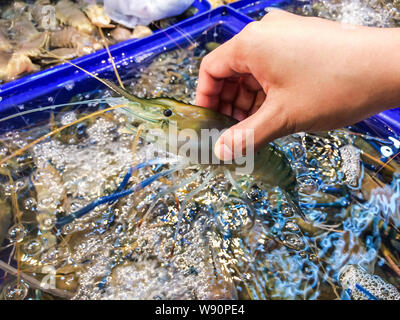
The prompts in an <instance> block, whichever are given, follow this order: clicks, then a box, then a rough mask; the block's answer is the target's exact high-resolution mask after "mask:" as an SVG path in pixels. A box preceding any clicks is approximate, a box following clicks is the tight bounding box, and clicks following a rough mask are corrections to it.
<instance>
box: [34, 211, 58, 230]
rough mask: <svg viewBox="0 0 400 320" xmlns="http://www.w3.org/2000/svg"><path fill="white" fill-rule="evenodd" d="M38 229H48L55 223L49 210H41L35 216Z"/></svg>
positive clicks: (54, 218)
mask: <svg viewBox="0 0 400 320" xmlns="http://www.w3.org/2000/svg"><path fill="white" fill-rule="evenodd" d="M36 219H37V222H38V224H39V229H40V230H44V231H47V230H50V229H52V228H53V227H54V226H55V225H56V222H57V220H56V217H55V216H54V215H53V214H51V213H49V212H41V213H39V214H38V215H37V217H36Z"/></svg>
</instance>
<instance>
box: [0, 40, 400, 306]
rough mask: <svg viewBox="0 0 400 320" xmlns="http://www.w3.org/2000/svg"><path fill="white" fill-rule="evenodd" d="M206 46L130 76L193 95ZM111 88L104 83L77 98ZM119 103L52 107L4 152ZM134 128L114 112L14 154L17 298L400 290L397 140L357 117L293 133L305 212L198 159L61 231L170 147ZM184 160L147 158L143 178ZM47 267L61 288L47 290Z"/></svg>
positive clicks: (8, 287) (368, 294) (11, 188)
mask: <svg viewBox="0 0 400 320" xmlns="http://www.w3.org/2000/svg"><path fill="white" fill-rule="evenodd" d="M205 54H206V50H205V49H204V48H203V46H202V45H199V46H197V45H196V42H193V44H192V45H191V46H190V47H188V48H186V49H181V50H177V51H173V52H166V53H163V54H162V55H159V56H158V57H156V58H155V59H154V61H153V63H151V64H150V65H148V66H147V67H146V66H143V67H142V68H140V69H139V70H137V69H135V70H132V72H131V74H132V76H131V77H130V79H129V80H127V81H125V86H126V87H127V88H129V90H131V91H132V92H134V93H136V94H138V95H140V96H142V97H155V96H162V95H170V96H173V97H174V98H178V99H181V100H184V101H186V102H193V99H194V88H195V86H196V81H197V74H198V68H199V65H200V61H201V57H203V56H204V55H205ZM128 73H129V72H128ZM108 96H110V92H109V91H107V90H106V91H97V92H94V93H93V92H91V93H88V94H85V93H84V94H81V95H79V96H77V97H75V98H74V101H85V100H87V99H89V98H90V99H92V98H98V97H108ZM106 107H107V105H106V104H105V103H96V102H93V103H90V104H89V105H85V104H84V103H83V104H82V105H79V106H78V107H77V106H71V107H69V108H64V109H63V110H62V111H60V112H57V113H56V112H53V110H50V111H49V110H48V111H46V112H44V111H43V112H42V113H43V115H44V116H43V117H41V118H40V119H41V120H42V121H41V122H40V124H38V125H36V126H28V127H26V128H24V129H20V130H15V131H13V132H10V133H6V134H4V135H2V136H1V137H0V142H1V148H0V154H1V158H3V157H5V156H7V155H9V154H10V153H11V152H12V151H14V150H16V149H19V148H21V147H23V146H25V145H27V143H29V142H31V141H33V140H35V139H36V138H38V137H41V136H43V135H44V134H46V133H48V132H49V131H50V130H54V129H56V128H60V127H61V126H63V125H67V124H68V123H71V122H73V121H75V120H76V119H79V118H82V117H83V116H84V115H87V114H89V113H91V112H94V111H95V110H101V109H104V108H106ZM125 125H126V119H125V116H124V114H121V113H120V112H118V111H110V112H107V113H104V114H102V115H98V116H96V117H93V118H91V119H87V120H85V121H83V122H81V123H80V124H77V125H73V126H71V127H69V128H67V129H65V130H63V131H61V133H58V134H56V135H55V136H53V137H52V138H49V139H46V140H44V141H42V142H40V143H38V144H37V145H36V146H35V147H33V148H30V149H28V151H27V152H25V153H23V154H22V155H20V156H18V157H16V158H14V159H12V160H10V161H8V162H7V165H2V167H1V168H0V179H1V182H2V183H1V188H0V205H1V211H0V213H1V216H0V219H1V221H4V223H2V225H3V226H4V225H8V227H9V228H5V230H4V231H2V230H0V232H3V233H2V234H4V236H5V238H6V239H5V241H4V242H3V247H2V249H1V251H0V257H1V260H2V261H5V262H9V264H10V265H11V266H12V267H14V268H15V269H19V270H20V274H19V277H16V276H14V275H12V273H10V272H9V273H8V274H7V275H6V276H5V277H4V279H3V281H2V287H1V297H2V298H3V299H53V298H57V297H62V298H72V299H237V298H238V299H350V298H353V299H360V298H361V299H372V298H379V299H385V298H391V299H394V298H397V299H398V298H399V293H398V291H397V289H398V288H399V287H400V270H399V267H398V266H399V261H400V235H399V227H400V212H399V208H400V207H399V204H400V203H399V202H400V179H399V175H398V174H399V166H398V164H397V162H395V160H393V161H391V162H390V165H388V166H385V167H382V163H383V162H387V161H388V160H390V159H391V157H392V156H393V155H394V154H396V153H397V152H398V151H399V148H400V142H399V141H398V140H396V139H395V137H390V139H388V138H387V137H383V138H375V137H371V136H368V135H363V133H361V131H359V128H356V127H354V128H349V129H343V130H336V131H332V132H325V133H309V134H304V133H300V134H296V135H292V136H289V137H285V138H282V139H278V140H277V141H276V142H275V143H276V144H277V146H279V147H280V148H281V150H282V151H283V152H284V153H285V155H286V156H287V158H288V159H289V161H290V165H291V166H292V169H293V174H294V175H295V176H296V180H297V184H298V198H299V199H298V200H299V203H300V207H301V211H302V212H299V211H298V210H296V209H295V207H294V206H293V204H292V203H291V202H290V201H288V199H287V198H286V195H285V194H284V193H283V192H282V190H280V189H279V188H277V187H273V186H265V185H261V184H259V181H257V180H255V179H254V178H253V177H252V176H241V177H234V181H235V182H233V181H232V179H230V178H229V176H226V175H224V174H220V173H217V172H215V174H214V173H213V170H212V169H210V168H208V167H200V168H196V167H194V168H186V169H180V170H179V171H177V172H176V173H175V174H173V175H169V176H167V177H166V178H164V179H160V180H158V181H156V182H154V183H153V184H151V186H150V187H147V188H145V189H143V190H141V191H139V192H136V193H134V194H131V195H127V196H125V197H122V198H120V199H119V200H117V201H114V202H108V203H106V204H103V205H100V206H97V207H96V208H94V209H93V210H91V211H90V212H88V213H87V214H86V215H84V216H83V217H82V218H79V219H75V220H74V221H73V222H72V223H69V224H66V225H65V226H63V227H61V228H57V227H56V226H55V224H56V222H57V221H60V220H57V219H60V218H62V217H66V216H69V215H70V214H71V212H77V211H78V210H79V209H81V208H82V207H84V206H86V205H88V204H89V203H91V202H93V201H95V200H96V199H99V198H101V197H103V196H105V195H110V194H113V193H114V192H115V191H116V190H117V189H118V187H119V186H120V184H121V183H122V182H123V180H124V177H125V176H126V174H127V172H128V171H129V168H131V167H132V166H134V165H136V164H138V163H141V162H142V161H144V160H146V156H147V154H148V151H153V150H154V146H153V145H152V143H149V142H146V141H144V140H143V139H139V140H138V141H137V142H138V143H137V144H136V140H135V133H126V132H125ZM171 157H172V158H171V159H175V158H174V157H173V156H171ZM268 166H269V164H268V163H266V164H265V170H266V174H270V172H269V170H268ZM172 167H173V164H164V165H162V166H158V165H153V166H151V167H148V168H145V169H141V170H139V171H137V172H136V173H134V174H133V175H132V177H131V178H130V180H129V183H128V185H127V187H130V186H132V185H134V184H135V183H138V182H140V181H143V180H144V179H146V178H148V177H150V176H151V175H153V174H155V173H158V172H162V171H163V170H168V169H169V168H172ZM210 173H212V174H211V175H210ZM190 193H195V194H193V195H191V196H190V198H187V196H188V194H190ZM185 199H187V200H188V202H187V205H186V206H185V208H184V210H183V211H180V210H181V209H182V205H183V204H184V203H185ZM305 219H306V220H307V221H305ZM178 224H179V228H178ZM2 234H0V235H2ZM27 276H28V277H27ZM29 277H30V278H29ZM32 278H33V279H34V280H38V281H39V282H40V281H42V282H43V283H45V284H47V285H48V287H49V288H50V289H51V288H53V287H54V286H55V288H56V289H57V290H56V291H54V290H53V291H51V290H50V291H49V290H41V291H35V290H34V289H35V284H36V283H35V282H34V281H32ZM360 288H361V289H360ZM396 288H397V289H396ZM363 290H364V291H363ZM66 294H67V295H66Z"/></svg>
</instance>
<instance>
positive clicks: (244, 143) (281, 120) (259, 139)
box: [214, 101, 292, 161]
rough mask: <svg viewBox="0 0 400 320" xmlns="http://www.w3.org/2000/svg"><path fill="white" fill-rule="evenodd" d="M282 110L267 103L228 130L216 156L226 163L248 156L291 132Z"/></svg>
mask: <svg viewBox="0 0 400 320" xmlns="http://www.w3.org/2000/svg"><path fill="white" fill-rule="evenodd" d="M288 123H289V122H288V119H287V117H286V116H285V114H284V113H283V112H282V108H280V107H278V106H276V105H273V104H272V103H271V102H269V101H266V102H264V104H263V105H262V106H261V107H260V109H259V110H258V111H257V112H255V113H254V114H252V115H250V116H248V117H247V118H245V119H244V120H242V121H241V122H239V123H238V124H236V125H234V126H232V127H231V128H229V129H228V130H226V131H225V132H224V133H223V134H222V136H221V137H220V138H219V139H218V141H217V143H216V145H215V149H214V152H215V155H216V156H217V157H218V158H219V159H221V160H224V161H228V160H232V159H233V158H236V157H239V156H244V155H247V150H257V149H259V148H260V147H262V146H264V145H265V144H266V143H268V142H270V141H272V140H274V139H276V138H277V137H280V136H284V135H287V134H289V133H292V132H291V129H290V126H289V125H288Z"/></svg>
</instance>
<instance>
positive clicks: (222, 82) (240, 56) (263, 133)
mask: <svg viewBox="0 0 400 320" xmlns="http://www.w3.org/2000/svg"><path fill="white" fill-rule="evenodd" d="M399 49H400V30H399V29H380V28H370V27H360V26H350V25H344V24H341V23H338V22H333V21H328V20H324V19H320V18H309V17H300V16H296V15H294V14H290V13H287V12H284V11H281V10H274V11H272V12H270V13H268V14H267V15H266V16H265V17H264V18H263V19H262V20H261V21H259V22H252V23H250V24H249V25H247V26H246V27H245V28H244V29H243V31H242V32H240V33H239V34H238V35H236V36H235V37H233V38H232V39H231V40H229V41H228V42H226V43H224V44H223V45H221V46H220V47H218V48H217V49H215V50H214V51H212V52H211V53H210V54H208V55H207V56H206V57H205V58H204V59H203V61H202V63H201V67H200V74H199V83H198V87H197V95H196V104H197V105H200V106H203V107H207V108H212V109H214V110H218V111H220V112H222V113H224V114H227V115H229V116H232V117H234V118H236V119H237V120H239V121H240V122H239V123H238V124H236V125H235V126H233V127H232V128H230V129H228V130H227V131H226V132H225V133H224V134H223V135H222V136H221V137H220V138H219V140H218V142H217V144H216V147H215V153H216V155H217V156H218V157H219V158H221V159H222V160H229V159H231V158H232V157H233V151H232V150H231V149H230V148H229V146H234V151H235V154H236V152H237V149H236V148H239V149H242V150H240V151H243V152H245V151H244V150H245V144H244V143H242V142H240V145H237V144H235V141H234V139H233V136H234V135H233V129H236V130H243V129H254V145H255V148H256V149H257V148H259V147H261V146H262V145H264V144H265V143H267V142H270V141H272V140H274V139H276V138H278V137H281V136H285V135H288V134H292V133H295V132H301V131H320V130H331V129H336V128H340V127H344V126H346V125H350V124H354V123H356V122H358V121H360V120H363V119H365V118H367V117H369V116H371V115H373V114H375V113H378V112H380V111H383V110H385V109H389V108H393V107H396V106H399V105H400V50H399ZM223 145H225V146H228V148H226V147H222V146H223ZM231 148H232V147H231Z"/></svg>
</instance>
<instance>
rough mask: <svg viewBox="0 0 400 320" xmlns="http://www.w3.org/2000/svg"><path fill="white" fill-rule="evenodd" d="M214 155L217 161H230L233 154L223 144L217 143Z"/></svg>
mask: <svg viewBox="0 0 400 320" xmlns="http://www.w3.org/2000/svg"><path fill="white" fill-rule="evenodd" d="M214 153H215V155H216V156H217V158H218V159H220V160H223V161H228V160H232V158H233V154H232V150H231V149H229V148H228V147H227V146H226V145H225V144H224V143H222V144H221V143H219V142H217V143H216V144H215V148H214Z"/></svg>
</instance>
